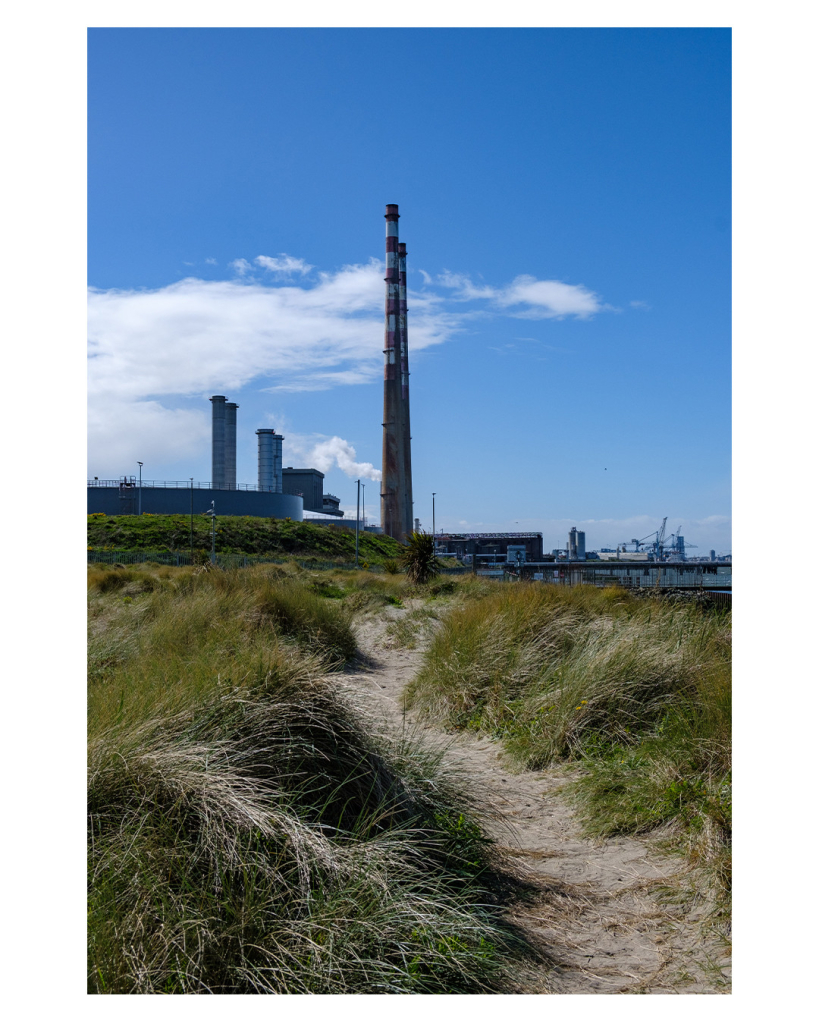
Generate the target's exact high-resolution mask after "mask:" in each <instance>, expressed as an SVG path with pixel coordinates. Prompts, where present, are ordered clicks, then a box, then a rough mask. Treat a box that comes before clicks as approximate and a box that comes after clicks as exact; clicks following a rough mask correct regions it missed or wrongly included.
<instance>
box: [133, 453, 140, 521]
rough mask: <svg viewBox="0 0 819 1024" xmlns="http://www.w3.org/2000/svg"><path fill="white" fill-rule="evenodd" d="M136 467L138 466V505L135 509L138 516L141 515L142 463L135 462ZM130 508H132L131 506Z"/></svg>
mask: <svg viewBox="0 0 819 1024" xmlns="http://www.w3.org/2000/svg"><path fill="white" fill-rule="evenodd" d="M137 465H138V466H139V504H138V506H137V508H138V509H139V515H142V463H141V462H139V461H137ZM131 507H132V508H133V505H132V506H131Z"/></svg>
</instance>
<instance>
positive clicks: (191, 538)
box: [190, 477, 193, 565]
mask: <svg viewBox="0 0 819 1024" xmlns="http://www.w3.org/2000/svg"><path fill="white" fill-rule="evenodd" d="M190 542H191V565H193V477H191V536H190Z"/></svg>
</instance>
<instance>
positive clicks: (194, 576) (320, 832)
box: [88, 568, 511, 993]
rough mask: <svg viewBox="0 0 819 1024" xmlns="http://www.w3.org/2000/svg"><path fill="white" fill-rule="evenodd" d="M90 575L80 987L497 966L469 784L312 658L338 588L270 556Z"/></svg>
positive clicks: (387, 983)
mask: <svg viewBox="0 0 819 1024" xmlns="http://www.w3.org/2000/svg"><path fill="white" fill-rule="evenodd" d="M114 573H118V574H119V575H118V577H115V578H118V582H117V583H116V584H112V582H111V577H112V576H113V574H114ZM149 580H153V583H151V582H149ZM89 582H90V591H89V593H90V608H91V615H90V633H91V638H92V642H91V656H90V668H91V672H90V680H91V683H90V692H89V839H90V854H89V968H88V985H89V990H90V991H92V992H108V993H123V992H139V993H142V992H145V993H148V992H151V993H162V992H174V993H179V992H191V993H193V992H214V993H236V992H248V993H250V992H271V993H283V992H325V993H327V992H481V991H496V990H498V989H499V988H503V987H504V986H505V985H506V984H507V980H508V970H507V964H508V954H509V950H510V948H511V947H510V946H509V945H508V936H507V935H506V934H505V933H504V931H503V930H502V929H501V928H500V927H499V925H498V924H497V921H496V919H495V916H494V914H493V912H492V911H491V910H490V908H489V907H488V906H487V905H485V903H486V899H487V893H486V891H485V890H484V889H483V888H482V882H481V877H482V875H483V872H484V871H485V869H486V864H487V860H486V857H487V853H486V849H487V845H488V844H487V841H486V840H485V838H484V835H483V833H482V831H481V828H480V825H479V823H478V820H477V818H476V816H475V814H474V813H473V812H471V811H470V809H469V801H468V799H467V798H466V797H464V796H463V795H462V793H461V791H460V790H459V788H458V786H457V784H456V783H455V781H454V780H453V779H452V778H451V777H450V776H449V775H448V774H447V772H446V771H445V770H444V768H443V766H442V764H441V762H440V758H439V757H438V756H437V755H434V754H430V753H428V752H425V751H424V750H422V749H421V748H419V747H417V746H415V745H413V744H412V743H410V742H408V741H404V742H402V743H401V744H398V745H395V744H391V743H390V742H388V741H387V740H386V739H385V738H384V737H381V736H379V735H378V734H377V732H376V730H375V729H374V728H373V726H372V723H369V722H368V719H367V717H366V712H365V710H364V708H363V707H359V706H357V705H356V704H355V703H353V701H352V698H350V697H349V696H342V695H341V693H340V692H339V689H338V687H337V686H335V685H334V684H333V683H332V676H328V675H327V671H328V669H329V668H331V667H332V666H333V665H337V664H340V663H341V661H342V660H343V658H344V657H345V656H346V655H347V653H348V652H349V650H350V649H351V648H350V637H351V636H352V634H351V633H350V630H349V624H350V609H349V607H347V606H346V598H342V599H340V600H339V599H335V598H334V597H322V596H320V594H318V593H316V590H315V589H314V588H313V587H312V584H313V583H315V582H316V580H315V579H313V575H312V574H304V573H297V572H295V571H289V570H286V569H285V570H284V571H282V570H280V569H279V570H277V571H275V572H270V571H269V570H267V571H266V570H265V569H264V568H258V569H253V570H240V571H237V572H235V573H224V572H200V573H197V572H196V571H190V570H170V571H168V572H141V571H130V570H129V571H127V573H126V575H125V577H123V576H122V571H121V570H108V571H104V572H102V573H99V572H94V573H92V574H90V577H89ZM331 582H332V581H331ZM128 588H131V590H132V592H131V593H125V591H126V590H127V589H128Z"/></svg>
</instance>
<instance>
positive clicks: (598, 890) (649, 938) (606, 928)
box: [336, 609, 730, 994]
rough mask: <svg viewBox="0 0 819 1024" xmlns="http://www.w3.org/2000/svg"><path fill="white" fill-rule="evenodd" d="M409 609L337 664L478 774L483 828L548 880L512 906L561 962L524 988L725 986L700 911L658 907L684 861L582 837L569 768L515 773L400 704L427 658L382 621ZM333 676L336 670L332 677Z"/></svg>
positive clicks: (377, 623)
mask: <svg viewBox="0 0 819 1024" xmlns="http://www.w3.org/2000/svg"><path fill="white" fill-rule="evenodd" d="M408 610H409V609H402V610H399V609H390V610H389V612H387V613H385V615H384V616H383V617H382V618H381V619H373V618H367V619H365V620H363V621H362V622H360V623H359V624H358V627H357V635H358V642H359V647H360V649H361V651H362V652H363V654H364V655H365V661H364V663H359V664H358V665H356V666H355V667H353V668H352V669H351V670H348V671H347V672H346V673H344V676H343V679H344V685H345V686H349V687H351V688H353V689H354V690H355V691H356V692H357V693H358V694H361V695H362V696H366V697H368V698H369V701H370V703H371V705H372V707H373V710H374V711H375V713H376V714H378V715H380V716H381V717H382V718H384V719H385V720H386V721H387V723H388V725H389V726H391V727H392V728H399V729H400V728H402V727H404V726H406V727H411V728H412V731H413V733H414V734H415V735H417V736H418V737H419V738H420V739H421V740H422V741H423V742H429V743H431V744H433V745H435V746H440V745H441V744H446V746H447V756H448V758H449V759H450V760H454V761H455V762H457V763H458V765H459V767H460V769H461V771H462V772H463V771H466V772H467V773H468V776H469V777H470V778H472V779H474V781H475V792H477V793H480V794H481V801H482V802H484V803H485V804H486V805H487V806H488V807H489V808H490V809H491V810H492V811H493V812H494V814H495V816H496V824H495V825H494V826H493V825H491V824H490V831H492V832H494V835H495V838H496V840H497V841H498V843H499V845H500V846H501V847H502V850H503V852H504V853H505V854H506V855H507V856H508V857H509V859H510V861H511V863H512V865H513V867H514V870H515V873H516V874H519V875H522V876H523V877H526V878H527V880H528V881H530V882H533V883H535V884H536V885H538V886H539V887H541V888H542V889H543V892H544V898H543V900H542V901H541V902H540V903H539V905H536V906H534V907H532V906H526V907H520V906H519V907H516V908H511V909H510V911H509V914H508V916H509V918H510V920H511V921H513V922H514V924H515V925H516V926H517V927H518V928H522V929H523V930H524V931H525V932H526V933H527V935H528V936H529V938H530V940H531V941H532V942H533V943H534V944H535V945H536V946H539V947H540V948H542V949H545V950H547V951H548V953H549V955H550V957H551V958H552V960H553V962H556V964H557V965H556V966H554V967H552V968H548V969H547V968H543V970H542V975H541V977H540V978H539V979H538V981H537V982H536V983H534V984H533V979H529V980H528V981H527V983H526V987H525V988H522V989H521V991H529V992H532V991H535V992H552V993H576V994H581V993H586V994H607V993H669V994H670V993H727V992H728V991H730V966H729V959H728V956H727V954H726V952H725V950H724V948H723V946H722V944H721V943H720V942H719V940H717V939H714V940H710V941H709V940H708V938H707V937H704V936H703V934H702V933H701V930H700V929H699V927H698V913H697V912H696V911H691V910H689V911H688V912H687V913H684V912H682V911H680V910H679V908H677V909H676V911H675V910H674V909H666V908H663V907H662V906H661V905H660V904H659V903H658V902H657V901H656V899H654V898H652V896H651V891H652V890H654V891H655V892H656V887H657V885H658V884H661V881H660V880H662V879H665V878H668V879H669V880H671V879H673V878H674V876H675V875H678V874H679V873H680V872H681V871H683V867H684V866H683V864H682V862H681V861H679V860H677V859H675V858H673V857H666V856H663V855H661V854H658V853H656V852H655V851H653V850H651V849H649V847H648V846H647V845H646V844H645V843H643V842H641V841H639V840H638V839H631V838H617V839H611V840H607V841H605V842H601V843H594V842H591V841H590V840H588V839H586V838H584V836H583V835H582V833H581V829H580V827H579V825H578V822H577V820H576V816H575V813H574V811H573V810H572V808H571V807H570V806H569V804H568V803H567V802H566V801H565V800H564V799H563V798H562V797H561V794H560V791H561V788H562V787H563V785H565V782H566V775H565V773H564V772H562V771H559V770H555V771H543V772H521V773H515V774H512V773H511V772H510V771H509V769H508V767H506V766H505V765H504V763H503V761H502V758H501V747H500V745H499V744H498V743H495V742H494V741H492V740H490V739H487V738H485V737H479V736H476V735H474V734H468V735H464V734H457V735H455V736H453V735H449V734H446V733H444V732H442V731H441V730H439V729H436V728H433V727H429V726H427V725H425V724H424V723H422V722H419V721H418V720H417V718H416V717H415V716H414V715H413V714H412V713H411V712H406V714H405V713H404V711H403V705H402V693H403V689H404V686H405V685H406V684H407V682H409V680H410V679H411V678H412V677H413V676H414V675H415V673H416V672H417V671H418V669H419V667H420V664H421V660H422V658H423V650H422V648H421V647H420V646H419V647H418V648H416V649H413V650H406V649H402V648H399V647H394V646H390V645H389V642H388V641H387V638H386V636H385V630H386V629H387V627H388V625H389V622H390V621H391V620H394V619H396V618H400V617H401V616H402V615H403V614H406V612H407V611H408ZM336 678H338V677H336Z"/></svg>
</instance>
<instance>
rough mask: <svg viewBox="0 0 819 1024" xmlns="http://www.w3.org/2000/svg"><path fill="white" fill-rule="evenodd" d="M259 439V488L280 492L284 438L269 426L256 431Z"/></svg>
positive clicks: (275, 492)
mask: <svg viewBox="0 0 819 1024" xmlns="http://www.w3.org/2000/svg"><path fill="white" fill-rule="evenodd" d="M256 436H257V437H258V439H259V490H260V491H271V492H273V493H274V494H281V493H282V441H283V440H284V438H283V437H282V435H281V434H277V433H276V431H275V430H272V429H270V428H264V427H263V428H260V429H259V430H257V431H256Z"/></svg>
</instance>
